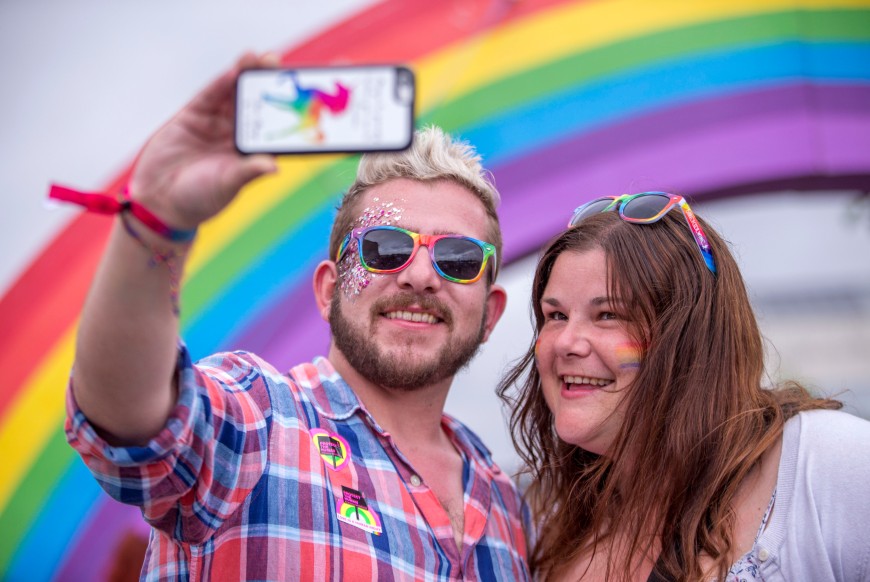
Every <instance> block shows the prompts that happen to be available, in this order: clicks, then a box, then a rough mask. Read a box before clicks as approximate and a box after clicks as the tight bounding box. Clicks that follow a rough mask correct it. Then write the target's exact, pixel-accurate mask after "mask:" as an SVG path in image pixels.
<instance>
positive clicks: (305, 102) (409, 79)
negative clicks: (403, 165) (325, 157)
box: [235, 65, 416, 154]
mask: <svg viewBox="0 0 870 582" xmlns="http://www.w3.org/2000/svg"><path fill="white" fill-rule="evenodd" d="M415 93H416V91H415V82H414V73H413V72H412V71H411V70H410V69H408V68H406V67H403V66H399V65H365V66H340V67H301V68H295V69H248V70H245V71H242V73H241V74H240V75H239V78H238V81H237V83H236V120H235V121H236V127H235V142H236V149H238V151H239V152H241V153H243V154H255V153H269V154H300V153H353V152H375V151H399V150H403V149H406V148H407V147H409V146H410V145H411V139H412V138H413V135H414V99H415Z"/></svg>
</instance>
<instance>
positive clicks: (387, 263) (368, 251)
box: [335, 225, 498, 285]
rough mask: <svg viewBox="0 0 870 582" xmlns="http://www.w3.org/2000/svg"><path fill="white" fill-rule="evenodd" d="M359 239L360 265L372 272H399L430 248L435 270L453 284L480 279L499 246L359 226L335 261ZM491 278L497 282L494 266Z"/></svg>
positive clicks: (392, 228) (450, 236) (463, 238)
mask: <svg viewBox="0 0 870 582" xmlns="http://www.w3.org/2000/svg"><path fill="white" fill-rule="evenodd" d="M351 240H356V241H357V249H359V253H358V254H359V261H360V264H362V266H363V267H364V268H365V269H366V270H367V271H370V272H372V273H380V274H389V273H398V272H399V271H401V270H402V269H404V268H405V267H407V266H408V265H410V264H411V261H413V260H414V257H415V256H416V255H417V250H418V249H419V248H420V247H421V246H424V247H426V248H427V249H429V259H430V260H431V261H432V266H433V267H434V268H435V271H436V272H437V273H438V274H439V275H440V276H441V277H443V278H444V279H447V280H448V281H451V282H453V283H462V284H466V285H467V284H470V283H474V282H475V281H477V280H478V279H480V277H481V275H483V271H484V270H485V269H486V264H487V262H489V259H490V258H491V257H492V258H493V263H494V264H498V261H497V260H496V259H495V257H496V251H495V245H492V244H490V243H488V242H484V241H482V240H477V239H476V238H471V237H470V236H463V235H461V234H420V233H418V232H413V231H410V230H407V229H404V228H399V227H398V226H387V225H379V226H370V227H367V228H357V229H354V230H352V231H351V232H349V233H348V234H347V236H345V237H344V240H343V241H342V242H341V245H340V246H339V247H338V252H337V253H336V255H335V262H336V263H338V262H340V261H341V259H342V257H343V256H344V254H345V253H346V252H347V249H348V247H349V246H350V241H351ZM491 273H492V277H491V281H495V276H496V273H495V267H493V269H492V271H491Z"/></svg>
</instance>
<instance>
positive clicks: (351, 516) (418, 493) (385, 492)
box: [66, 347, 529, 580]
mask: <svg viewBox="0 0 870 582" xmlns="http://www.w3.org/2000/svg"><path fill="white" fill-rule="evenodd" d="M179 378H180V390H179V398H178V403H177V405H176V407H175V409H174V411H173V412H172V414H171V416H170V418H169V420H168V422H167V424H166V426H165V428H164V429H163V430H162V431H161V432H160V433H159V434H158V435H157V436H156V437H154V439H152V440H151V442H149V443H148V444H147V445H145V446H141V447H113V446H110V445H109V444H107V443H106V442H105V441H104V440H102V439H101V438H100V437H99V436H98V435H97V433H96V432H95V431H94V428H93V427H92V426H91V425H90V424H89V423H88V421H87V419H86V418H85V417H84V415H83V414H82V412H81V411H80V410H79V409H78V407H77V405H76V403H75V399H74V397H73V390H72V387H71V388H70V390H69V392H68V398H67V403H68V404H67V405H68V418H67V423H66V432H67V439H68V440H69V442H70V444H71V445H72V446H73V447H74V448H75V449H76V450H77V451H78V452H79V454H81V456H82V458H83V459H84V461H85V463H86V464H87V465H88V467H89V468H90V470H91V471H92V472H93V474H94V475H95V477H96V478H97V480H98V481H99V483H100V485H101V486H102V487H103V489H105V490H106V492H108V493H109V495H111V496H112V497H113V498H115V499H117V500H118V501H121V502H123V503H128V504H132V505H137V506H140V507H141V508H142V512H143V515H144V516H145V519H146V520H147V521H148V523H149V524H151V526H152V535H151V540H150V543H149V547H148V553H147V554H146V557H145V564H144V567H143V570H142V578H143V579H144V580H210V579H226V580H296V579H299V580H326V579H329V580H460V579H465V580H515V579H527V578H528V577H529V576H528V570H527V568H526V565H525V557H526V538H525V535H524V526H525V527H528V526H529V514H528V510H527V508H526V506H525V505H524V504H523V502H522V500H521V498H520V496H519V495H518V493H517V491H516V489H515V488H514V486H513V484H512V483H511V481H510V479H509V478H508V477H507V476H506V475H505V474H504V473H502V472H501V470H500V469H499V468H498V467H497V466H496V465H495V464H494V463H493V461H492V459H491V457H490V453H489V451H488V450H487V449H486V448H485V447H484V446H483V445H482V444H481V442H480V441H479V440H478V438H477V437H476V436H475V435H474V434H473V433H472V432H471V431H470V430H468V429H467V428H465V427H464V426H463V425H461V424H460V423H459V422H458V421H456V420H454V419H452V418H450V417H448V416H444V417H443V427H444V429H445V431H446V432H447V434H448V435H449V436H450V437H451V439H452V441H453V443H454V445H455V447H456V448H457V449H458V450H459V451H461V454H462V457H463V461H464V471H463V479H464V483H465V533H464V536H463V540H462V549H461V550H459V549H458V548H457V545H456V541H455V538H454V535H453V528H452V525H451V523H450V520H449V518H448V516H447V513H446V512H445V510H444V509H443V508H442V506H441V504H440V502H439V501H438V499H437V497H436V496H435V494H434V493H433V492H432V490H431V489H429V488H428V487H427V486H426V484H425V483H422V482H421V481H420V478H419V477H418V476H417V475H416V474H415V473H414V470H413V468H412V467H411V465H410V464H409V463H408V461H407V459H406V458H405V457H404V456H403V455H402V453H401V452H400V451H399V450H398V449H397V448H396V446H395V444H394V443H393V442H392V438H391V437H390V435H389V434H388V433H386V432H384V430H383V429H382V428H381V427H380V426H378V424H377V422H375V420H374V419H373V418H372V417H371V415H369V413H368V412H367V411H366V410H365V408H364V407H363V406H362V404H361V403H360V402H359V399H358V398H357V397H356V395H355V394H354V392H353V391H352V390H351V389H350V387H349V386H348V385H347V384H346V383H345V382H344V380H342V378H341V377H340V376H339V375H338V373H337V372H336V371H335V370H334V369H333V367H332V365H331V364H330V363H329V362H328V361H327V360H326V359H324V358H318V359H316V360H314V362H313V363H310V364H302V365H299V366H297V367H295V368H293V369H292V370H291V371H290V372H289V374H287V375H284V374H281V373H279V372H278V371H277V370H275V369H274V368H273V367H271V366H270V365H269V364H267V363H266V362H264V361H263V360H261V359H259V358H257V357H256V356H254V355H252V354H249V353H244V352H236V353H224V354H218V355H215V356H212V357H210V358H207V359H205V360H203V361H202V362H200V363H198V364H197V365H196V366H193V365H192V364H191V362H190V357H189V355H188V353H187V351H186V349H184V348H183V347H182V349H181V354H180V357H179Z"/></svg>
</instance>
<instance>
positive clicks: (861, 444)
mask: <svg viewBox="0 0 870 582" xmlns="http://www.w3.org/2000/svg"><path fill="white" fill-rule="evenodd" d="M783 444H784V445H789V444H792V445H795V446H797V447H799V449H800V450H802V451H806V452H810V451H818V452H822V453H824V454H825V456H840V455H847V456H852V454H854V453H855V452H856V450H855V448H857V449H858V450H863V451H864V452H865V453H866V454H867V455H870V421H868V420H865V419H863V418H860V417H858V416H855V415H853V414H850V413H848V412H844V411H842V410H808V411H804V412H801V413H799V414H797V415H795V416H794V417H792V418H790V419H789V420H788V421H787V422H786V424H785V429H784V431H783Z"/></svg>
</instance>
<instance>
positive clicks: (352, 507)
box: [338, 485, 384, 536]
mask: <svg viewBox="0 0 870 582" xmlns="http://www.w3.org/2000/svg"><path fill="white" fill-rule="evenodd" d="M341 496H342V499H341V505H340V506H339V508H338V521H340V522H342V523H346V524H348V525H352V526H354V527H358V528H360V529H361V530H364V531H367V532H369V533H371V534H375V535H376V536H379V535H381V533H382V532H383V531H384V530H383V528H382V527H381V520H380V519H379V518H378V514H377V513H375V512H374V511H372V510H371V509H370V508H369V506H368V504H367V503H366V500H365V498H364V497H363V496H362V493H360V492H359V491H357V490H356V489H351V488H350V487H345V486H344V485H342V486H341Z"/></svg>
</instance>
